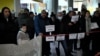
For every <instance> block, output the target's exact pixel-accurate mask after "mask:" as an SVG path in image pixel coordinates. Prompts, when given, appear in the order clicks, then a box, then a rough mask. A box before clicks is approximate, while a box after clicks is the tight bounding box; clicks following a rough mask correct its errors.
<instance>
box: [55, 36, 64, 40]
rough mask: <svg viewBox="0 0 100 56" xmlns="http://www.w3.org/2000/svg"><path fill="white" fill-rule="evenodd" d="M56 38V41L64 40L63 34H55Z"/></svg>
mask: <svg viewBox="0 0 100 56" xmlns="http://www.w3.org/2000/svg"><path fill="white" fill-rule="evenodd" d="M56 40H57V41H61V40H65V35H57V36H56Z"/></svg>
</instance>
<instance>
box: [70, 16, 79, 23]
mask: <svg viewBox="0 0 100 56" xmlns="http://www.w3.org/2000/svg"><path fill="white" fill-rule="evenodd" d="M78 19H79V16H78V15H76V16H72V19H71V22H77V21H78Z"/></svg>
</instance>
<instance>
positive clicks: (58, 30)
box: [51, 12, 67, 56]
mask: <svg viewBox="0 0 100 56" xmlns="http://www.w3.org/2000/svg"><path fill="white" fill-rule="evenodd" d="M62 19H63V14H62V12H58V14H57V17H56V16H55V15H52V17H51V20H52V24H53V25H55V32H53V33H54V34H57V35H60V34H64V32H63V24H62V23H63V22H62ZM60 43H61V44H62V46H63V48H64V52H65V56H67V43H66V40H61V41H58V47H56V52H57V55H58V56H60V49H59V46H60Z"/></svg>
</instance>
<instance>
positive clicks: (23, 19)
mask: <svg viewBox="0 0 100 56" xmlns="http://www.w3.org/2000/svg"><path fill="white" fill-rule="evenodd" d="M28 19H29V10H28V9H23V10H21V12H20V13H19V16H18V19H17V20H18V25H19V27H21V25H22V24H26V25H27V21H28Z"/></svg>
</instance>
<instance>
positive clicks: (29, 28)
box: [27, 12, 35, 39]
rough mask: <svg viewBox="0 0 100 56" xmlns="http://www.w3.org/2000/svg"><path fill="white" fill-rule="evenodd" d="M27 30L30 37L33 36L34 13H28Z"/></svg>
mask: <svg viewBox="0 0 100 56" xmlns="http://www.w3.org/2000/svg"><path fill="white" fill-rule="evenodd" d="M27 32H28V34H29V37H30V39H33V38H34V32H35V31H34V13H33V12H30V13H29V18H28V20H27Z"/></svg>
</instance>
